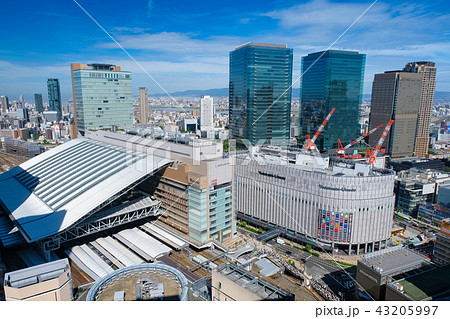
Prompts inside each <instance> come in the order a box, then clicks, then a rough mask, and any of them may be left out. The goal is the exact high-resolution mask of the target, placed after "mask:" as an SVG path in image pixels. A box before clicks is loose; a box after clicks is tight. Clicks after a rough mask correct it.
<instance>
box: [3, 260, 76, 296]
mask: <svg viewBox="0 0 450 319" xmlns="http://www.w3.org/2000/svg"><path fill="white" fill-rule="evenodd" d="M72 288H73V284H72V273H71V271H70V266H69V261H68V260H67V259H60V260H57V261H52V262H49V263H46V264H42V265H37V266H33V267H29V268H25V269H21V270H16V271H13V272H10V273H6V274H5V285H4V289H5V297H6V300H7V301H8V300H11V301H12V300H15V301H19V300H30V301H31V300H32V301H71V300H72Z"/></svg>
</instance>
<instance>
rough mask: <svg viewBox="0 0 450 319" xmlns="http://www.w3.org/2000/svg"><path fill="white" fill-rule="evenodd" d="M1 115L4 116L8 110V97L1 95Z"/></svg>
mask: <svg viewBox="0 0 450 319" xmlns="http://www.w3.org/2000/svg"><path fill="white" fill-rule="evenodd" d="M1 103H2V114H5V113H6V112H8V109H9V101H8V97H7V96H4V95H2V102H1Z"/></svg>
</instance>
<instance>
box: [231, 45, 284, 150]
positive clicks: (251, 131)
mask: <svg viewBox="0 0 450 319" xmlns="http://www.w3.org/2000/svg"><path fill="white" fill-rule="evenodd" d="M291 85H292V49H289V48H287V47H286V45H278V44H265V43H247V44H244V45H242V46H240V47H237V48H236V49H235V50H234V51H232V52H230V83H229V86H230V87H229V89H230V93H229V94H230V95H229V96H230V97H229V101H230V106H229V121H230V133H231V137H232V138H235V139H237V140H238V143H239V141H240V140H242V139H248V140H249V142H250V143H251V144H256V143H257V142H258V141H260V140H265V143H272V144H280V143H281V144H283V143H287V142H288V140H289V121H290V115H291V93H292V90H291Z"/></svg>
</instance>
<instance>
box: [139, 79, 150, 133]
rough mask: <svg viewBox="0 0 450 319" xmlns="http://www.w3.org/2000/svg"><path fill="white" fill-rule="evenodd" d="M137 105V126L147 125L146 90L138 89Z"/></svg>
mask: <svg viewBox="0 0 450 319" xmlns="http://www.w3.org/2000/svg"><path fill="white" fill-rule="evenodd" d="M138 104H139V124H147V123H148V91H147V88H139V92H138Z"/></svg>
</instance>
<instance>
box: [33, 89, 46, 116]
mask: <svg viewBox="0 0 450 319" xmlns="http://www.w3.org/2000/svg"><path fill="white" fill-rule="evenodd" d="M34 103H35V107H36V112H39V113H42V112H44V104H42V94H35V95H34Z"/></svg>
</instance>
